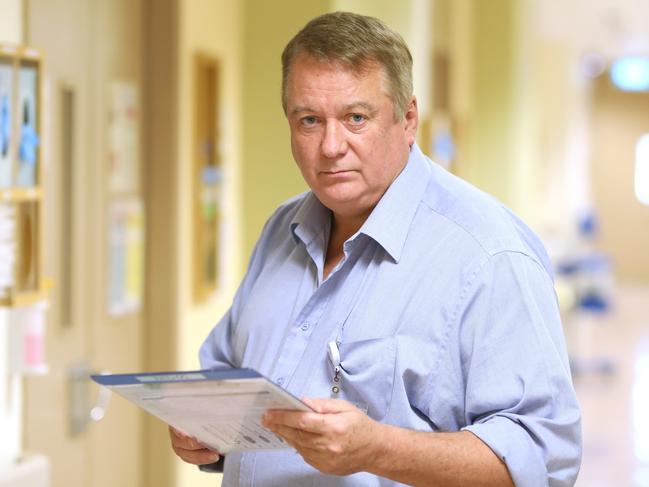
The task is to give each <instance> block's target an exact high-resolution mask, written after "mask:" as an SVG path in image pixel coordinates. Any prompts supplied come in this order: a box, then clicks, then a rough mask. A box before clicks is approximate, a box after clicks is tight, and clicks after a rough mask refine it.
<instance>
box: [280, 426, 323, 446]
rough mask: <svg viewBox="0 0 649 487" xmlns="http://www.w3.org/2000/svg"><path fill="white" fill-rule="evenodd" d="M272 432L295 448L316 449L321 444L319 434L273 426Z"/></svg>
mask: <svg viewBox="0 0 649 487" xmlns="http://www.w3.org/2000/svg"><path fill="white" fill-rule="evenodd" d="M272 431H273V432H274V433H275V434H277V435H279V436H281V437H282V438H283V439H284V440H285V441H286V442H287V443H289V444H290V445H291V446H294V447H296V448H300V449H302V448H310V449H317V448H318V447H320V446H321V445H322V443H323V438H322V436H321V435H319V434H315V433H310V432H308V431H304V430H299V429H295V428H290V427H288V426H284V425H274V427H273V428H272Z"/></svg>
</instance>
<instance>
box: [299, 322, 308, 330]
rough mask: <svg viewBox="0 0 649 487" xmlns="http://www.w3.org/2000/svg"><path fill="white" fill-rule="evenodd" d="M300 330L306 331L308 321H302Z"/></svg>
mask: <svg viewBox="0 0 649 487" xmlns="http://www.w3.org/2000/svg"><path fill="white" fill-rule="evenodd" d="M300 328H301V329H302V331H307V330H308V329H309V324H308V323H302V326H301V327H300Z"/></svg>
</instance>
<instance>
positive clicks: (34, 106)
mask: <svg viewBox="0 0 649 487" xmlns="http://www.w3.org/2000/svg"><path fill="white" fill-rule="evenodd" d="M19 69H20V70H19V82H18V83H19V97H18V106H17V110H18V116H19V121H20V124H19V125H20V136H19V145H18V173H17V175H16V185H17V186H21V187H31V186H36V185H37V184H38V181H37V174H38V167H37V165H38V149H39V145H40V138H39V133H38V127H39V120H38V117H39V114H40V111H39V103H40V99H39V96H38V87H39V80H38V73H39V69H38V65H37V64H36V63H34V62H31V61H29V60H24V61H21V63H20V68H19Z"/></svg>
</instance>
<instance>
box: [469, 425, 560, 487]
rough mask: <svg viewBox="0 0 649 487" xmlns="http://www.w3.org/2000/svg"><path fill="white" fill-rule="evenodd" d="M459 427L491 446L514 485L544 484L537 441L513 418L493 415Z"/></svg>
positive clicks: (543, 486)
mask: <svg viewBox="0 0 649 487" xmlns="http://www.w3.org/2000/svg"><path fill="white" fill-rule="evenodd" d="M462 430H466V431H470V432H471V433H473V434H474V435H476V436H477V437H478V438H480V440H482V441H483V442H484V443H485V444H486V445H487V446H488V447H489V448H491V450H492V451H493V452H494V453H495V454H496V455H497V456H498V458H500V459H501V460H502V461H503V462H504V463H505V465H507V469H508V470H509V475H511V477H512V480H513V481H514V485H516V487H547V486H548V472H547V469H546V467H545V462H544V461H543V458H542V457H541V454H540V452H539V448H540V447H539V445H537V444H535V443H534V442H533V441H532V438H531V437H530V435H529V434H527V432H526V431H525V429H524V428H523V427H522V426H520V425H519V424H517V423H515V422H514V421H513V420H511V419H509V418H506V417H503V416H494V417H492V418H490V419H489V420H488V421H486V422H484V423H475V424H472V425H470V426H467V427H465V428H462Z"/></svg>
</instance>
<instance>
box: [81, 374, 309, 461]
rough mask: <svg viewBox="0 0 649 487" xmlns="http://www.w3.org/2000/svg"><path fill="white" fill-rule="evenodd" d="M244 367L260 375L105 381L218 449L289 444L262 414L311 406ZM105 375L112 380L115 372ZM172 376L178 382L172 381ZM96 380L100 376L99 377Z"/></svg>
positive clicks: (136, 376) (167, 421)
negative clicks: (264, 422) (267, 425)
mask: <svg viewBox="0 0 649 487" xmlns="http://www.w3.org/2000/svg"><path fill="white" fill-rule="evenodd" d="M241 372H242V375H248V372H250V373H252V374H254V375H256V377H242V378H230V379H224V380H218V379H214V378H209V377H208V375H212V374H213V373H214V372H213V371H198V372H178V373H176V374H169V373H166V374H159V375H151V374H146V375H144V374H142V375H138V374H131V375H123V376H121V377H123V378H126V380H132V379H134V378H135V379H137V380H138V382H139V383H137V384H133V383H130V384H112V385H107V384H105V385H106V387H108V388H109V389H111V390H112V391H114V392H116V393H118V394H119V395H121V396H123V397H125V398H126V399H128V400H129V401H131V402H133V403H135V404H137V405H138V406H140V407H141V408H143V409H144V410H146V411H148V412H149V413H151V414H153V415H154V416H156V417H158V418H160V419H161V420H163V421H164V422H165V423H167V424H169V425H172V426H173V427H174V428H176V429H178V430H180V431H183V432H184V433H186V434H187V435H189V436H192V437H194V438H196V439H197V440H198V441H199V442H201V443H202V444H204V445H205V446H206V447H208V448H211V449H213V450H215V451H217V452H219V453H228V452H230V451H241V450H260V449H264V450H265V449H277V448H289V445H288V444H287V443H286V442H284V440H282V439H281V438H280V437H278V436H276V435H275V434H274V433H272V432H271V431H269V430H267V429H266V428H264V427H263V426H262V425H261V418H262V416H263V414H264V413H265V412H266V411H267V410H269V409H292V410H295V409H297V410H304V411H309V408H308V407H307V406H306V405H305V404H304V403H302V402H301V401H299V400H298V399H296V398H295V397H293V396H292V395H290V394H289V393H288V392H286V391H284V390H283V389H281V388H280V387H279V386H277V385H275V384H273V383H272V382H270V381H269V380H268V379H266V378H264V377H262V376H259V374H257V373H256V372H254V371H249V370H248V369H242V371H241ZM174 375H175V377H174ZM104 377H108V378H107V379H104V381H105V382H109V381H110V377H111V376H104ZM113 377H117V376H113ZM170 378H171V380H176V381H173V382H169V380H170ZM93 379H95V380H97V381H98V382H100V381H101V377H97V376H93ZM100 383H101V382H100Z"/></svg>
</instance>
